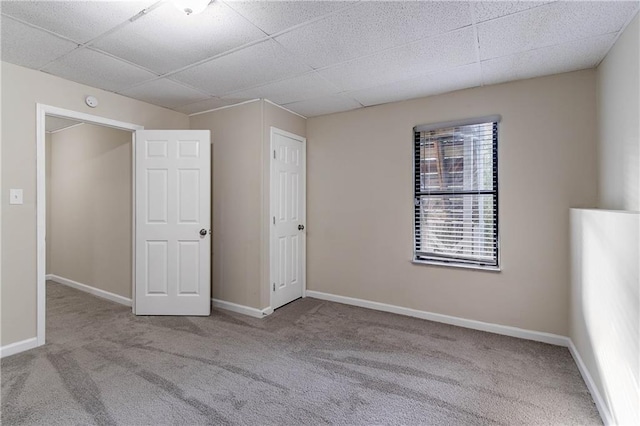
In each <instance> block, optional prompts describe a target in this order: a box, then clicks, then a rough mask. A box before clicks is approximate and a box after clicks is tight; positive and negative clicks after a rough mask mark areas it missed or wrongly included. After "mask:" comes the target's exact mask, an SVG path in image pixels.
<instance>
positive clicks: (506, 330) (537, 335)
mask: <svg viewBox="0 0 640 426" xmlns="http://www.w3.org/2000/svg"><path fill="white" fill-rule="evenodd" d="M307 296H308V297H313V298H316V299H322V300H329V301H331V302H338V303H344V304H345V305H353V306H359V307H361V308H369V309H374V310H376V311H384V312H391V313H393V314H399V315H406V316H410V317H415V318H421V319H426V320H429V321H435V322H441V323H444V324H450V325H456V326H458V327H464V328H471V329H473V330H480V331H487V332H489V333H495V334H502V335H504V336H511V337H519V338H521V339H527V340H535V341H536V342H543V343H549V344H551V345H557V346H564V347H567V346H569V338H568V337H565V336H560V335H558V334H551V333H544V332H540V331H532V330H525V329H523V328H517V327H510V326H507V325H500V324H493V323H488V322H482V321H476V320H470V319H465V318H459V317H453V316H450V315H443V314H436V313H433V312H427V311H419V310H417V309H411V308H405V307H402V306H395V305H388V304H386V303H380V302H372V301H369V300H363V299H356V298H353V297H346V296H338V295H335V294H329V293H322V292H319V291H313V290H307Z"/></svg>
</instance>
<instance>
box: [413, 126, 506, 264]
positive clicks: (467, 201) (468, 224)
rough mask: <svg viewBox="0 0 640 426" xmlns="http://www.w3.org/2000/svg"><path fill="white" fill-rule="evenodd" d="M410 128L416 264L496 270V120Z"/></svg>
mask: <svg viewBox="0 0 640 426" xmlns="http://www.w3.org/2000/svg"><path fill="white" fill-rule="evenodd" d="M491 119H494V121H487V122H480V123H478V122H477V120H470V122H471V123H472V124H463V125H458V124H453V125H452V124H451V123H444V124H443V125H442V126H437V125H436V126H431V125H430V126H418V127H416V128H414V135H415V138H414V167H415V170H414V171H415V182H414V183H415V191H414V194H415V196H414V206H415V230H414V235H415V247H414V253H415V260H424V261H433V262H438V263H451V264H462V265H476V266H485V267H492V268H494V267H498V120H497V118H494V117H491Z"/></svg>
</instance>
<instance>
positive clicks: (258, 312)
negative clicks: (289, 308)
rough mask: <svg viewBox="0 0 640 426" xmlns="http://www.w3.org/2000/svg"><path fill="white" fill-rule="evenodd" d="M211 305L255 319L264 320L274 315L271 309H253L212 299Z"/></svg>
mask: <svg viewBox="0 0 640 426" xmlns="http://www.w3.org/2000/svg"><path fill="white" fill-rule="evenodd" d="M211 304H212V305H213V307H214V308H220V309H226V310H227V311H232V312H237V313H239V314H243V315H249V316H250V317H254V318H263V317H266V316H267V315H271V314H272V313H273V309H271V307H268V308H264V309H257V308H252V307H250V306H245V305H238V304H237V303H232V302H226V301H224V300H219V299H213V298H212V299H211Z"/></svg>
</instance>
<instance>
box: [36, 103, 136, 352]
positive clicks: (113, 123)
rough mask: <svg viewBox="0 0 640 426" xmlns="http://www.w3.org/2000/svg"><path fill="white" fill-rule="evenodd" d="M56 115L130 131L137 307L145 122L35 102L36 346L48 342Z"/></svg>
mask: <svg viewBox="0 0 640 426" xmlns="http://www.w3.org/2000/svg"><path fill="white" fill-rule="evenodd" d="M47 115H50V116H54V117H60V118H69V119H72V120H79V121H82V122H84V123H89V124H96V125H99V126H104V127H111V128H114V129H120V130H126V131H130V132H131V149H132V153H131V154H132V158H131V167H132V175H131V176H132V179H131V181H132V182H131V184H132V193H131V197H132V203H133V204H132V209H131V210H132V215H133V218H132V219H133V220H132V232H133V234H132V236H131V244H132V255H133V259H132V265H133V267H132V268H131V269H132V271H131V273H132V277H131V280H132V281H131V284H132V293H131V296H132V301H133V303H132V305H133V306H132V309H135V299H134V298H135V288H136V281H135V270H136V267H135V265H136V258H135V255H136V251H135V247H136V239H135V237H136V234H135V226H136V217H135V216H136V212H135V201H136V192H135V189H136V185H135V167H136V157H135V152H136V150H135V145H136V130H144V126H140V125H138V124H133V123H126V122H124V121H118V120H112V119H110V118H105V117H100V116H97V115H91V114H86V113H83V112H77V111H72V110H69V109H64V108H59V107H55V106H51V105H45V104H41V103H37V104H36V252H37V265H36V279H37V287H36V300H37V307H36V311H37V319H36V339H37V346H42V345H44V344H45V330H46V327H45V323H46V317H47V315H46V255H47V249H46V235H47V211H46V206H47V195H46V194H47V192H46V191H47V189H46V170H45V167H46V158H45V152H46V151H45V141H46V127H45V124H46V116H47Z"/></svg>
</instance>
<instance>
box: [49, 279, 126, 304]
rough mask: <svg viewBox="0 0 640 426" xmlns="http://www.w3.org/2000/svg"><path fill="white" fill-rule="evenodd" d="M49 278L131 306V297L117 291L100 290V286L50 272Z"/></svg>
mask: <svg viewBox="0 0 640 426" xmlns="http://www.w3.org/2000/svg"><path fill="white" fill-rule="evenodd" d="M46 279H47V280H51V281H55V282H57V283H58V284H62V285H66V286H68V287H71V288H75V289H76V290H80V291H84V292H85V293H89V294H92V295H94V296H98V297H102V298H103V299H107V300H110V301H112V302H116V303H119V304H121V305H125V306H131V304H132V301H131V299H129V298H127V297H124V296H120V295H118V294H115V293H111V292H108V291H105V290H100V289H99V288H95V287H91V286H89V285H86V284H82V283H79V282H77V281H73V280H70V279H68V278H63V277H59V276H57V275H53V274H48V275H46Z"/></svg>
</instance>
